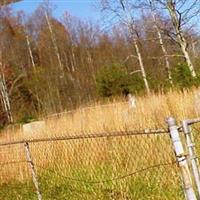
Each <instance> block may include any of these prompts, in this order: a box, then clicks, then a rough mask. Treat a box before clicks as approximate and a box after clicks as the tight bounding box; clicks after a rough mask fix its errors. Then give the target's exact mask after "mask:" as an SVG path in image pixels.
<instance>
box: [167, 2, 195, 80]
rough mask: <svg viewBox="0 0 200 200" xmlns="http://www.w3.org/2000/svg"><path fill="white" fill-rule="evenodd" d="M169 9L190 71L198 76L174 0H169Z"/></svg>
mask: <svg viewBox="0 0 200 200" xmlns="http://www.w3.org/2000/svg"><path fill="white" fill-rule="evenodd" d="M167 9H168V11H169V14H170V16H171V19H172V22H173V26H174V29H175V31H176V34H177V38H178V43H179V45H180V46H181V50H182V52H183V55H184V58H185V61H186V63H187V65H188V67H189V70H190V73H191V75H192V76H193V77H196V72H195V70H194V66H193V63H192V61H191V58H190V55H189V52H188V43H187V41H186V39H185V36H184V34H183V32H182V30H181V24H180V23H181V22H180V21H179V20H181V19H178V16H177V13H176V9H175V5H174V4H173V2H172V0H168V2H167Z"/></svg>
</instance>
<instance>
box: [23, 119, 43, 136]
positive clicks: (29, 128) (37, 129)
mask: <svg viewBox="0 0 200 200" xmlns="http://www.w3.org/2000/svg"><path fill="white" fill-rule="evenodd" d="M45 128H46V124H45V121H36V122H31V123H28V124H24V125H23V133H24V134H37V133H41V132H44V131H45Z"/></svg>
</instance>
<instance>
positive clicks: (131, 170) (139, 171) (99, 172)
mask: <svg viewBox="0 0 200 200" xmlns="http://www.w3.org/2000/svg"><path fill="white" fill-rule="evenodd" d="M27 145H28V157H27ZM0 160H1V161H2V163H0V168H1V169H0V170H1V171H0V180H1V185H0V199H4V200H6V199H37V198H38V199H40V198H41V199H48V200H50V199H59V200H60V199H74V200H75V199H89V200H90V199H91V200H92V199H102V200H103V199H105V200H107V199H115V200H129V199H130V200H135V199H141V200H143V199H144V200H146V199H154V200H155V199H160V200H161V199H162V200H164V199H174V200H176V199H177V200H179V199H180V200H181V199H183V198H184V193H183V190H182V182H181V178H180V176H179V170H178V166H177V163H176V157H175V154H174V151H173V148H172V144H171V140H170V137H169V133H168V131H167V130H164V129H163V130H145V131H134V132H128V131H127V132H126V131H122V132H110V133H101V134H85V135H79V136H77V135H76V136H66V137H60V138H59V137H58V138H44V139H37V140H29V141H17V142H13V143H4V144H3V143H2V144H0ZM38 194H39V196H38ZM40 195H41V196H40Z"/></svg>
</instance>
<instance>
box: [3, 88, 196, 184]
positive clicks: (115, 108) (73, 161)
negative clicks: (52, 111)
mask: <svg viewBox="0 0 200 200" xmlns="http://www.w3.org/2000/svg"><path fill="white" fill-rule="evenodd" d="M195 92H196V89H193V90H190V91H184V92H177V91H174V92H173V91H171V92H169V93H167V94H162V93H159V94H151V95H149V96H145V97H138V98H137V108H136V109H135V110H131V109H129V107H128V104H127V102H125V101H121V102H120V101H118V102H113V103H111V104H107V105H100V104H98V103H96V104H95V105H94V106H91V107H87V108H80V109H77V110H74V111H71V112H67V113H62V114H60V115H55V116H49V117H47V118H46V119H44V120H45V121H46V126H47V127H46V130H45V131H44V132H40V133H37V134H34V135H24V134H23V132H22V130H21V129H20V128H11V129H7V130H5V131H3V132H2V133H1V137H0V141H1V142H5V141H6V142H8V141H15V140H21V139H30V138H46V137H55V136H61V135H76V134H87V133H99V132H106V131H107V132H108V131H120V130H141V129H145V128H149V129H156V128H166V123H165V120H166V118H167V117H168V116H170V115H172V116H174V117H175V118H176V119H177V120H178V121H180V120H182V119H185V118H193V117H197V116H198V111H197V110H195V107H194V93H195ZM148 137H149V136H148ZM158 141H159V142H158ZM111 146H112V149H111ZM155 146H157V147H156V148H155ZM118 147H120V148H118ZM110 151H114V154H115V160H118V162H119V163H117V162H115V161H113V163H114V165H115V168H116V169H118V171H119V167H121V168H123V169H124V171H123V170H122V171H123V172H124V173H125V172H126V171H130V170H134V169H135V170H137V169H139V167H141V166H148V165H150V164H151V163H156V162H157V161H158V158H159V159H160V158H161V157H163V158H165V159H164V160H161V159H160V160H159V162H161V163H162V162H164V161H166V160H167V161H171V160H173V154H172V151H171V146H170V142H169V140H168V139H167V137H166V136H164V137H163V139H162V138H160V139H158V138H156V137H155V136H151V137H149V138H147V136H144V137H143V136H140V137H137V136H136V137H132V138H130V137H128V138H120V139H116V140H115V139H113V140H112V141H109V140H107V139H97V140H95V139H90V140H84V141H83V140H77V141H73V142H72V141H65V142H54V143H52V142H47V143H37V144H32V145H31V152H32V155H33V158H34V161H35V163H37V165H41V166H43V167H47V166H53V165H54V164H55V163H57V165H56V170H57V171H60V172H62V173H63V170H64V169H65V170H67V171H68V173H69V171H70V170H71V169H74V168H76V167H78V166H85V167H88V166H91V165H92V163H93V165H96V164H97V163H98V162H101V161H102V160H104V161H105V160H109V158H110ZM0 152H1V153H0V160H1V162H2V163H4V162H10V161H20V160H25V155H24V148H23V145H15V146H12V147H9V146H6V147H0ZM130 152H131V153H130ZM163 152H164V154H163ZM112 156H113V152H112ZM128 156H129V157H130V158H131V159H130V160H129V164H126V162H125V161H124V159H126V158H127V157H128ZM141 156H142V157H145V159H143V161H141V160H140V159H139V158H140V157H141ZM166 158H167V159H166ZM63 161H64V162H63ZM58 163H59V164H58ZM66 166H68V167H66ZM69 166H70V167H69ZM27 169H28V168H27V164H17V165H16V164H10V165H5V166H1V181H2V182H7V181H9V180H12V179H18V180H24V179H26V178H27V177H29V176H30V173H29V172H28V170H27ZM66 174H67V172H66Z"/></svg>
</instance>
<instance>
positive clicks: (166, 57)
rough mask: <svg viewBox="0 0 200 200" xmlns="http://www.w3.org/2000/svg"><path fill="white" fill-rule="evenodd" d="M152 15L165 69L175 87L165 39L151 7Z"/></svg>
mask: <svg viewBox="0 0 200 200" xmlns="http://www.w3.org/2000/svg"><path fill="white" fill-rule="evenodd" d="M151 4H152V2H151V1H150V5H151ZM151 15H152V18H153V22H154V27H155V29H156V32H157V35H158V40H159V44H160V47H161V49H162V52H163V56H164V59H165V68H166V71H167V76H168V80H169V82H170V84H171V85H173V80H172V75H171V69H170V64H169V58H168V56H167V55H168V53H167V50H166V48H165V45H164V42H163V38H162V34H161V31H160V28H159V26H158V24H157V21H156V16H155V13H154V11H153V8H152V7H151Z"/></svg>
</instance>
